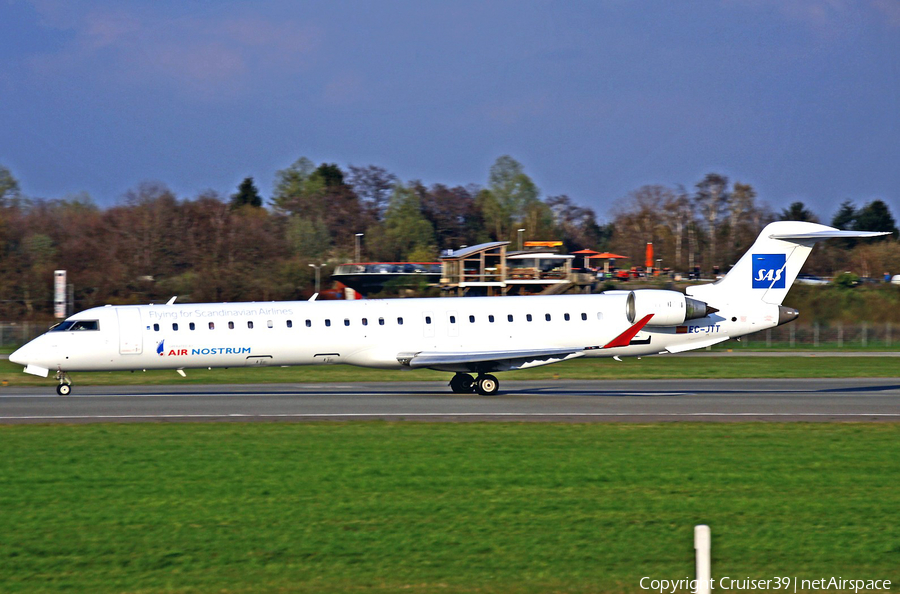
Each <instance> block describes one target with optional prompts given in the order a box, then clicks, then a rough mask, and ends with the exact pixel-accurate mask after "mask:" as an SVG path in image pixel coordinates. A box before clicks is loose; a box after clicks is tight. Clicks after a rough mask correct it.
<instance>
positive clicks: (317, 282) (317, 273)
mask: <svg viewBox="0 0 900 594" xmlns="http://www.w3.org/2000/svg"><path fill="white" fill-rule="evenodd" d="M310 266H311V267H313V268H315V269H316V293H317V294H318V292H319V270H321V268H322V267H323V266H325V265H324V264H310Z"/></svg>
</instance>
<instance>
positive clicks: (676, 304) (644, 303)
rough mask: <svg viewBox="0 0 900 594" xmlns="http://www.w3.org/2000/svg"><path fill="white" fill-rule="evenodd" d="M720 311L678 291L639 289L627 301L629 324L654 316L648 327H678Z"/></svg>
mask: <svg viewBox="0 0 900 594" xmlns="http://www.w3.org/2000/svg"><path fill="white" fill-rule="evenodd" d="M716 311H718V310H716V309H715V308H712V307H710V306H708V305H707V304H706V303H704V302H702V301H698V300H697V299H691V298H690V297H687V296H685V295H684V294H683V293H679V292H678V291H666V290H662V289H639V290H636V291H631V292H630V293H629V294H628V298H627V299H626V300H625V314H626V316H627V317H628V322H629V323H631V324H634V323H635V321H637V320H640V319H642V318H643V317H645V316H647V315H649V314H653V317H652V318H650V321H649V322H647V325H648V326H676V325H678V324H683V323H684V322H685V321H686V320H695V319H697V318H703V317H706V316H708V315H709V314H711V313H714V312H716Z"/></svg>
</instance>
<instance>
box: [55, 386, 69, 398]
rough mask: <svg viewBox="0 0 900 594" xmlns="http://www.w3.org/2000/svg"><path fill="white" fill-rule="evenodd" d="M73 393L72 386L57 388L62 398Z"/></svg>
mask: <svg viewBox="0 0 900 594" xmlns="http://www.w3.org/2000/svg"><path fill="white" fill-rule="evenodd" d="M71 392H72V386H70V385H69V384H60V385H58V386H56V393H57V394H59V395H60V396H68V395H69V394H70V393H71Z"/></svg>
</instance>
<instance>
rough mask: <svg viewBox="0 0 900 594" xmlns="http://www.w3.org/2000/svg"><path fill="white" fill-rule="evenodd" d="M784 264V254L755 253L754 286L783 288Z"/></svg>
mask: <svg viewBox="0 0 900 594" xmlns="http://www.w3.org/2000/svg"><path fill="white" fill-rule="evenodd" d="M784 264H785V257H784V254H754V255H753V288H754V289H783V288H784V287H785V283H784Z"/></svg>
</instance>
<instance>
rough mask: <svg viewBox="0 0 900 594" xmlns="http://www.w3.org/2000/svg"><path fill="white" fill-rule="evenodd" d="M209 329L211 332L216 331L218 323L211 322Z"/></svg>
mask: <svg viewBox="0 0 900 594" xmlns="http://www.w3.org/2000/svg"><path fill="white" fill-rule="evenodd" d="M209 329H210V330H215V329H216V323H215V322H210V323H209Z"/></svg>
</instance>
